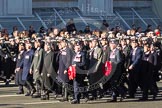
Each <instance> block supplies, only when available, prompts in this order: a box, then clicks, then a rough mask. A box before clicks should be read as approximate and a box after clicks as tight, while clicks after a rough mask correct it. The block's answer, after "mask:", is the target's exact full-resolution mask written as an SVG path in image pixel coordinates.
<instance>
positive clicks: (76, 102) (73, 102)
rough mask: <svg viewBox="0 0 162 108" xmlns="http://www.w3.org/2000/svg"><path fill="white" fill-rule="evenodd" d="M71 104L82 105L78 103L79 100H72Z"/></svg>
mask: <svg viewBox="0 0 162 108" xmlns="http://www.w3.org/2000/svg"><path fill="white" fill-rule="evenodd" d="M71 104H80V102H79V101H77V100H72V101H71Z"/></svg>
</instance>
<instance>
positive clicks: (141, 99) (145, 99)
mask: <svg viewBox="0 0 162 108" xmlns="http://www.w3.org/2000/svg"><path fill="white" fill-rule="evenodd" d="M147 100H148V98H144V97H142V98H140V99H139V101H147Z"/></svg>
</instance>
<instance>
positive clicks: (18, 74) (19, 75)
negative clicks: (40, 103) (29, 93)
mask: <svg viewBox="0 0 162 108" xmlns="http://www.w3.org/2000/svg"><path fill="white" fill-rule="evenodd" d="M15 83H16V85H18V86H19V92H24V90H23V81H22V71H19V72H16V76H15Z"/></svg>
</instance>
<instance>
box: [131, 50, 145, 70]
mask: <svg viewBox="0 0 162 108" xmlns="http://www.w3.org/2000/svg"><path fill="white" fill-rule="evenodd" d="M142 54H143V53H142V50H141V49H140V48H138V47H137V49H136V52H135V54H133V50H132V51H131V53H130V65H133V69H135V70H139V69H140V65H141V60H142Z"/></svg>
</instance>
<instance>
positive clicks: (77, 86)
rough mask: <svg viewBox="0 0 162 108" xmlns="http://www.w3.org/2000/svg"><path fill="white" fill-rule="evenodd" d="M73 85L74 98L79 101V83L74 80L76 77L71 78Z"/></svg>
mask: <svg viewBox="0 0 162 108" xmlns="http://www.w3.org/2000/svg"><path fill="white" fill-rule="evenodd" d="M73 87H74V99H75V100H77V101H80V93H79V91H78V89H79V83H78V82H77V81H76V79H74V80H73Z"/></svg>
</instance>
